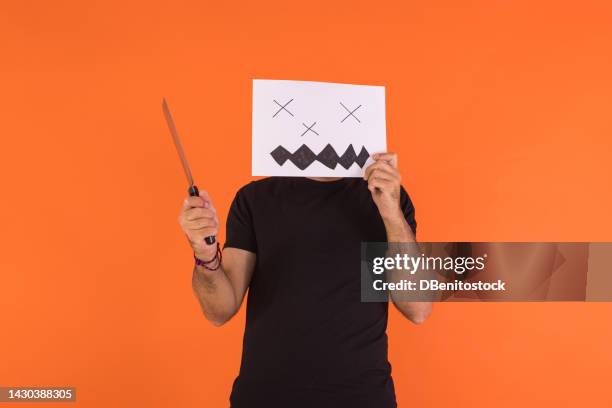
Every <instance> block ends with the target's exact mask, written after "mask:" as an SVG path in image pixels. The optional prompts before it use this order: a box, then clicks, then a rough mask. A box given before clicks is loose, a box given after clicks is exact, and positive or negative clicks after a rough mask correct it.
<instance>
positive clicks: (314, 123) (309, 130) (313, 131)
mask: <svg viewBox="0 0 612 408" xmlns="http://www.w3.org/2000/svg"><path fill="white" fill-rule="evenodd" d="M316 124H317V122H313V123H312V125H310V126H307V125H306V124H305V123H302V125H303V126H304V127H305V128H306V130H305V131H304V133H302V134H301V135H300V136H304V135H305V134H306V133H308V132H312V133H314V134H315V135H317V136H319V134H318V133H317V131H316V130H314V129H313V127H314V125H316Z"/></svg>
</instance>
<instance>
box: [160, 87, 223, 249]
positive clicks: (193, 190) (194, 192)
mask: <svg viewBox="0 0 612 408" xmlns="http://www.w3.org/2000/svg"><path fill="white" fill-rule="evenodd" d="M162 110H163V111H164V116H165V118H166V123H167V124H168V129H170V134H171V135H172V141H173V142H174V147H175V148H176V152H177V153H178V155H179V158H180V159H181V164H182V166H183V171H184V172H185V176H186V177H187V182H188V183H189V188H188V189H187V192H188V193H189V195H190V196H192V197H198V196H199V195H200V191H199V190H198V187H197V186H196V185H195V184H194V182H193V176H192V174H191V168H190V167H189V162H188V161H187V155H186V154H185V150H184V149H183V145H182V143H181V139H180V138H179V135H178V131H177V130H176V125H175V124H174V119H173V118H172V113H171V112H170V108H169V107H168V102H166V98H163V99H162ZM204 241H206V243H207V244H208V245H212V244H214V243H215V242H216V241H217V238H216V237H215V236H214V235H210V236H208V237H205V238H204Z"/></svg>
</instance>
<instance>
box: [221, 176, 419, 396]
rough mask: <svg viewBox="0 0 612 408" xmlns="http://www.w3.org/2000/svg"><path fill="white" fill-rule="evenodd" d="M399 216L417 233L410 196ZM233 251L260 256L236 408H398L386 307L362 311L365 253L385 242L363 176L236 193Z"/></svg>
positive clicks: (282, 181)
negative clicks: (367, 244)
mask: <svg viewBox="0 0 612 408" xmlns="http://www.w3.org/2000/svg"><path fill="white" fill-rule="evenodd" d="M400 203H401V208H402V210H403V211H404V215H405V217H406V219H407V220H408V223H409V224H410V226H411V228H412V230H413V231H416V222H415V219H414V207H413V205H412V202H411V201H410V198H409V197H408V195H407V194H406V191H405V190H404V189H403V188H402V194H401V200H400ZM226 235H227V241H226V243H225V247H234V248H240V249H244V250H247V251H250V252H254V253H256V254H257V261H256V265H255V270H254V273H253V277H252V279H251V283H250V287H249V294H248V300H247V311H246V327H245V333H244V340H243V351H242V363H241V366H240V373H239V375H238V377H237V378H236V380H235V382H234V386H233V389H232V393H231V397H230V402H231V406H232V407H233V408H245V407H246V408H255V407H257V408H259V407H265V408H276V407H282V408H287V407H291V408H298V407H308V408H311V407H317V408H323V407H351V408H362V407H363V408H366V407H368V408H369V407H376V408H390V407H395V406H396V402H395V392H394V388H393V380H392V379H391V366H390V364H389V361H388V359H387V335H386V328H387V311H388V304H387V303H362V302H361V301H360V299H361V281H360V277H361V275H360V248H361V242H363V241H378V242H385V241H386V240H387V239H386V232H385V227H384V224H383V222H382V219H381V217H380V214H379V212H378V209H377V208H376V205H375V204H374V201H373V200H372V196H371V193H370V191H369V190H368V189H367V183H366V181H364V180H363V179H361V178H344V179H340V180H337V181H329V182H321V181H315V180H311V179H308V178H303V177H272V178H266V179H262V180H258V181H255V182H252V183H250V184H248V185H246V186H244V187H243V188H242V189H240V190H239V191H238V193H237V194H236V197H235V199H234V201H233V203H232V205H231V208H230V212H229V216H228V218H227V234H226Z"/></svg>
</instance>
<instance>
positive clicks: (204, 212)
mask: <svg viewBox="0 0 612 408" xmlns="http://www.w3.org/2000/svg"><path fill="white" fill-rule="evenodd" d="M183 214H184V216H185V220H187V221H194V220H197V219H200V218H215V217H216V216H217V212H216V211H215V209H214V208H212V209H211V208H202V207H194V208H190V209H188V210H185V211H184V212H183Z"/></svg>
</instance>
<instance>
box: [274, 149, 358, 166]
mask: <svg viewBox="0 0 612 408" xmlns="http://www.w3.org/2000/svg"><path fill="white" fill-rule="evenodd" d="M270 155H271V156H272V158H273V159H274V160H275V161H276V163H278V165H279V166H282V165H283V164H285V162H286V161H287V160H289V161H290V162H291V163H293V164H295V166H296V167H297V168H298V169H300V170H304V169H306V168H307V167H308V166H310V165H311V164H312V163H314V162H315V160H316V161H319V162H320V163H322V164H323V165H325V166H326V167H329V168H330V169H332V170H333V169H335V168H336V166H337V165H338V164H340V165H341V166H342V167H344V168H345V169H347V170H348V169H349V167H351V166H352V165H353V163H357V165H358V166H359V167H361V168H363V166H364V165H365V163H366V161H368V157H370V153H368V151H367V150H366V148H365V147H362V148H361V151H360V152H359V154H356V153H355V149H354V148H353V145H349V146H348V147H347V148H346V150H345V152H344V153H343V154H342V156H338V153H336V151H335V150H334V148H333V147H332V145H330V144H328V145H327V146H325V148H324V149H323V150H321V152H320V153H319V154H315V153H314V152H313V151H312V150H310V148H309V147H308V146H306V145H302V146H300V148H299V149H297V150H296V151H295V152H293V153H291V152H289V151H288V150H287V149H285V148H284V147H282V146H278V147H277V148H276V149H274V150H273V151H272V152H271V153H270Z"/></svg>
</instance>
